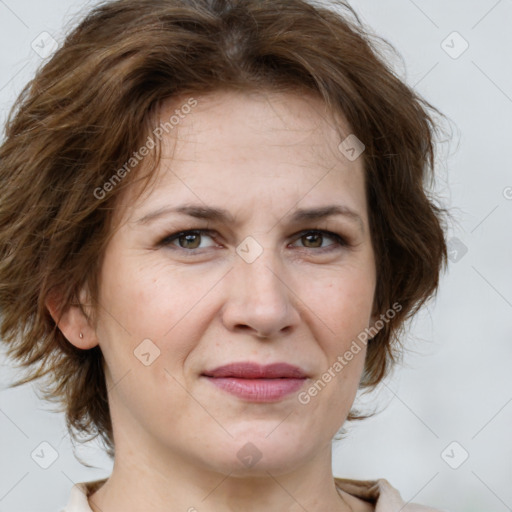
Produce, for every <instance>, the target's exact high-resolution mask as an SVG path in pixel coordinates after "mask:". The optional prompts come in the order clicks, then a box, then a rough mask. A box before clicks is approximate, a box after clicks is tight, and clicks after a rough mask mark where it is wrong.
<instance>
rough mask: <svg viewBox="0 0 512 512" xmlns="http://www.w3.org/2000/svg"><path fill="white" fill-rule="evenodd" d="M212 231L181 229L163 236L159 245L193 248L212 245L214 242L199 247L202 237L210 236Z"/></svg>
mask: <svg viewBox="0 0 512 512" xmlns="http://www.w3.org/2000/svg"><path fill="white" fill-rule="evenodd" d="M212 236H213V232H211V231H209V230H206V229H197V230H193V231H181V232H179V233H174V234H172V235H169V236H167V237H165V238H164V239H163V240H162V241H161V242H160V245H173V246H175V247H176V248H178V249H185V250H193V249H203V248H205V247H213V246H215V243H212V244H210V245H207V246H203V247H200V245H201V242H202V240H203V238H211V237H212Z"/></svg>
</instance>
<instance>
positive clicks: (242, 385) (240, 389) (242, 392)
mask: <svg viewBox="0 0 512 512" xmlns="http://www.w3.org/2000/svg"><path fill="white" fill-rule="evenodd" d="M206 378H207V379H208V380H209V381H210V382H212V383H213V384H214V385H215V386H217V387H219V388H220V389H223V390H224V391H227V392H228V393H231V394H232V395H235V396H237V397H239V398H242V399H244V400H249V401H251V402H276V401H278V400H281V399H282V398H284V397H285V396H287V395H289V394H291V393H294V392H295V391H298V390H299V389H300V388H301V387H302V385H303V384H304V381H305V380H306V379H238V378H234V377H222V378H213V377H206Z"/></svg>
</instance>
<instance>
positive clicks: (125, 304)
mask: <svg viewBox="0 0 512 512" xmlns="http://www.w3.org/2000/svg"><path fill="white" fill-rule="evenodd" d="M196 99H197V101H198V103H197V105H196V106H195V107H194V108H193V109H191V111H190V113H189V114H187V115H185V116H182V117H183V118H182V119H180V120H179V124H178V125H177V126H175V127H174V129H172V130H170V131H169V133H168V134H166V133H165V132H164V138H163V143H164V144H163V155H162V160H161V163H160V165H159V169H158V174H157V181H156V182H155V186H154V187H152V188H151V189H148V191H146V193H145V194H144V195H143V196H142V197H141V198H140V199H139V200H138V201H134V200H133V199H132V198H130V196H126V197H125V198H124V203H123V205H122V206H124V207H125V209H120V210H119V211H122V212H123V213H122V221H121V224H120V227H119V228H118V229H117V230H116V231H115V233H114V234H113V237H112V238H111V240H110V241H109V245H108V247H107V250H106V254H105V259H104V263H103V267H102V273H101V281H100V295H99V303H100V306H99V317H98V322H97V324H96V336H97V342H98V343H99V345H100V347H101V350H102V351H103V353H104V356H105V360H106V366H107V368H106V370H107V379H108V387H109V400H110V407H111V413H112V419H113V427H114V436H115V441H116V452H117V453H116V457H118V456H120V454H121V453H123V451H124V452H128V451H130V452H131V453H134V452H135V451H136V452H137V453H138V454H139V456H142V455H141V454H144V455H143V456H144V457H147V460H148V464H151V465H152V467H156V468H157V467H158V464H159V463H160V461H167V462H168V461H169V460H175V459H182V460H186V461H188V462H189V463H190V462H191V461H192V463H193V464H194V465H200V466H202V467H205V468H208V469H212V470H221V471H225V472H233V473H234V474H246V473H247V472H253V473H254V472H263V471H271V472H272V471H273V472H274V474H278V473H279V472H285V471H289V470H290V468H293V467H297V466H298V465H300V464H303V463H305V462H306V461H309V460H312V459H313V458H314V457H315V456H316V455H317V454H318V453H320V452H321V450H325V449H326V446H328V445H329V444H330V441H331V439H332V437H333V436H334V435H335V434H336V432H337V431H338V430H339V428H340V427H341V425H342V424H343V422H344V421H345V419H346V417H347V414H348V412H349V410H350V407H351V405H352V402H353V399H354V397H355V393H356V390H357V387H358V383H359V380H360V377H361V372H362V369H363V365H364V359H365V353H366V351H365V349H364V347H363V349H362V350H360V351H359V352H358V353H357V354H354V356H353V359H352V360H351V361H350V362H348V364H346V365H344V366H343V368H342V370H341V371H335V372H333V370H332V368H333V365H334V363H335V362H336V361H337V360H338V361H339V359H338V358H339V357H343V355H344V354H345V352H346V351H347V350H349V348H350V346H351V343H352V341H353V340H355V339H356V337H357V335H358V334H359V333H360V332H361V331H363V330H364V329H365V328H367V327H368V326H369V325H370V323H371V311H372V304H373V298H374V291H375V285H376V275H375V261H374V253H373V249H372V245H371V239H370V230H369V223H368V214H367V204H366V197H365V187H364V174H363V163H362V158H357V159H356V160H354V161H352V160H351V159H348V158H347V157H345V156H344V154H342V153H341V152H340V150H339V149H338V145H339V143H340V142H341V139H340V138H339V135H338V133H337V132H336V130H335V128H334V124H333V121H332V120H331V118H330V117H329V116H328V115H327V114H326V111H325V110H324V105H323V103H322V102H321V100H319V99H316V98H313V97H308V96H298V95H292V94H282V93H281V94H277V93H275V94H268V95H267V96H263V95H261V94H259V95H256V94H240V93H229V92H217V93H215V94H212V95H208V96H201V97H197V98H196ZM185 102H186V101H184V102H183V103H185ZM177 107H179V105H178V104H176V103H173V105H172V107H171V105H170V104H168V105H167V107H166V108H165V109H163V110H162V112H161V120H162V122H165V121H166V120H168V119H169V118H170V116H171V115H172V114H173V113H174V111H175V110H176V108H177ZM349 133H350V131H349V130H348V129H347V130H346V136H347V135H349ZM134 172H135V171H134ZM134 197H135V196H134ZM330 209H332V210H335V209H337V210H338V213H336V212H333V211H331V212H327V211H326V210H330ZM322 210H325V211H324V212H323V213H324V215H320V214H321V213H322ZM308 212H309V213H308ZM315 212H316V213H315ZM187 232H188V233H187ZM180 233H183V234H181V235H180ZM248 363H254V364H255V365H260V366H261V367H265V366H266V365H275V364H276V363H277V364H278V366H275V367H273V368H272V367H270V368H260V367H259V366H254V367H251V366H250V365H248ZM225 365H234V366H231V367H228V368H224V370H222V369H221V370H218V371H215V370H216V369H218V368H220V367H223V366H225ZM286 365H291V366H292V367H295V370H294V369H293V368H291V367H289V366H286ZM329 369H331V370H330V371H331V378H330V379H324V381H323V382H322V386H318V384H317V393H316V395H315V393H314V392H312V393H309V392H308V390H309V389H310V388H311V386H312V384H314V383H315V381H317V380H318V379H320V380H322V376H323V375H325V373H326V372H328V371H329ZM272 371H273V373H272ZM294 372H295V373H294ZM333 375H334V376H333ZM326 380H329V382H328V383H325V381H326ZM318 389H320V390H319V391H318ZM306 395H307V396H306ZM313 395H315V396H313ZM307 397H309V400H308V399H307ZM299 448H300V449H299ZM164 463H165V462H164Z"/></svg>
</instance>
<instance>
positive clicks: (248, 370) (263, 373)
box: [203, 362, 307, 379]
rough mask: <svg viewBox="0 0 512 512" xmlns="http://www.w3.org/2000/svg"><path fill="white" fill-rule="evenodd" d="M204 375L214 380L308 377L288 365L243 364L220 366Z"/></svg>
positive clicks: (296, 368) (298, 369)
mask: <svg viewBox="0 0 512 512" xmlns="http://www.w3.org/2000/svg"><path fill="white" fill-rule="evenodd" d="M203 375H205V376H207V377H213V378H225V377H233V378H237V379H304V378H306V377H307V375H306V374H305V373H304V372H303V371H302V370H301V369H300V368H299V367H297V366H293V365H290V364H288V363H273V364H268V365H260V364H257V363H250V362H242V363H231V364H226V365H224V366H219V367H218V368H215V369H214V370H210V371H206V372H204V373H203Z"/></svg>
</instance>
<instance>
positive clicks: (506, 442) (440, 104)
mask: <svg viewBox="0 0 512 512" xmlns="http://www.w3.org/2000/svg"><path fill="white" fill-rule="evenodd" d="M94 3H95V2H81V1H71V0H59V1H57V0H46V1H45V2H44V4H43V3H41V2H37V1H35V0H16V1H15V0H6V1H2V0H0V121H1V122H2V124H3V122H4V121H5V118H6V115H7V112H8V109H9V107H10V106H11V104H12V102H13V100H14V99H15V97H16V96H17V94H18V93H19V92H20V91H21V88H22V86H23V85H24V84H25V83H26V82H27V81H28V79H29V78H30V77H31V75H32V73H33V72H34V70H35V69H36V67H37V66H39V65H40V64H41V62H42V59H41V57H40V56H39V55H38V54H37V53H36V51H34V50H33V49H32V47H31V45H32V43H33V41H35V42H36V43H37V42H38V41H40V39H41V36H40V34H41V33H42V32H44V31H46V32H48V33H50V34H51V35H52V36H53V37H54V38H55V39H56V40H57V41H61V40H62V35H63V33H64V30H65V29H66V28H68V27H69V26H71V25H72V24H73V20H75V19H76V16H77V15H78V14H79V13H80V12H84V11H86V10H87V9H88V7H89V6H92V5H94ZM351 3H352V5H353V6H354V7H355V9H356V10H357V12H358V13H359V14H360V15H361V16H362V19H363V21H364V22H365V23H367V24H368V25H369V26H370V27H371V28H372V29H373V31H374V32H375V33H376V34H379V35H382V36H384V37H385V38H387V39H388V40H389V41H390V42H391V43H393V44H394V45H395V46H396V48H397V50H398V51H399V53H400V54H401V55H402V56H403V58H404V61H403V62H401V61H400V60H399V59H395V60H394V65H395V66H396V69H397V72H398V73H399V75H400V76H401V77H402V78H403V79H404V80H406V81H407V83H409V84H410V85H412V86H414V87H415V88H416V89H417V90H418V91H419V92H420V94H422V95H423V96H424V97H425V98H426V99H427V100H428V101H430V102H431V103H432V104H433V105H434V106H436V107H437V108H439V109H440V110H441V111H442V112H443V113H444V114H445V115H447V116H448V117H449V119H450V127H449V128H450V129H451V135H450V138H451V140H450V141H449V143H445V144H442V145H441V146H440V152H439V154H438V173H439V177H438V185H437V193H438V194H439V195H440V197H441V198H442V199H443V201H445V204H446V205H447V206H449V207H450V208H451V211H452V214H453V215H454V220H453V222H452V223H451V225H450V232H449V235H448V238H449V239H450V248H451V251H450V254H451V262H450V266H449V269H448V272H447V273H446V275H444V276H443V279H442V282H441V289H440V292H439V293H438V296H437V298H436V300H435V301H432V302H431V303H430V304H429V306H428V307H427V308H425V309H424V311H423V312H422V313H421V314H420V315H419V316H418V317H417V318H416V319H415V321H414V322H413V324H412V325H411V329H410V335H409V339H408V342H407V346H408V348H409V350H408V352H407V354H406V357H405V359H404V362H403V364H402V366H401V367H400V368H398V369H397V371H396V372H395V373H394V374H393V376H392V377H391V378H389V379H388V380H387V381H386V382H385V383H383V384H382V385H381V386H380V388H379V390H377V392H375V393H374V394H372V395H370V396H361V397H360V398H359V400H360V403H361V404H375V403H377V404H378V408H379V410H380V411H381V412H380V413H379V414H378V415H377V416H376V417H374V418H372V419H369V420H366V421H364V422H359V423H355V424H353V425H351V426H350V427H349V429H348V430H349V432H348V435H347V437H346V438H345V439H344V440H343V441H342V442H340V443H336V445H335V448H334V461H333V467H334V471H335V475H337V476H341V477H349V478H361V479H370V478H381V477H382V478H386V479H388V480H389V481H390V482H391V483H392V484H393V486H395V487H397V488H398V489H399V490H400V492H401V494H402V496H403V498H404V499H405V500H406V501H408V500H412V501H416V502H421V503H426V504H429V505H431V506H436V507H439V508H444V509H446V510H450V511H452V512H455V511H464V512H472V511H485V512H502V511H506V510H512V428H510V427H511V425H512V403H511V402H512V376H511V372H510V367H511V364H512V340H511V338H512V323H511V322H510V319H511V318H512V314H511V313H512V270H511V262H512V233H511V229H510V225H511V220H512V164H511V161H510V156H509V155H510V153H509V151H507V149H509V148H510V142H511V141H512V139H511V136H512V128H511V118H512V57H511V51H512V31H511V30H510V26H511V23H512V1H511V0H500V1H496V0H480V1H476V0H473V1H463V0H456V1H451V2H445V1H442V0H424V1H421V0H415V1H413V0H385V1H380V2H376V1H370V0H357V1H356V0H354V1H352V2H351ZM43 5H44V6H43ZM453 32H457V33H458V34H453ZM443 41H444V42H443ZM39 44H40V43H39ZM466 45H468V47H467V49H466V50H465V51H464V52H462V50H464V48H465V46H466ZM507 142H508V146H507ZM465 251H467V252H465ZM0 363H2V367H1V371H0V386H1V387H0V433H1V435H0V512H2V511H7V510H9V511H10V512H19V511H23V512H26V511H34V510H38V511H40V512H55V511H56V510H58V509H59V508H60V507H61V506H63V505H64V504H65V503H66V502H67V500H68V496H69V491H70V488H71V486H72V484H73V482H79V481H85V480H93V479H96V478H101V477H105V476H108V474H109V473H110V470H111V465H110V462H109V460H108V459H107V458H106V456H104V455H103V454H102V453H101V451H100V450H99V449H98V447H97V446H96V445H95V444H94V443H92V444H90V445H87V446H83V447H80V448H79V449H78V450H77V453H78V454H79V455H80V456H81V457H84V458H85V460H86V461H87V462H88V463H90V464H92V465H94V466H95V468H92V469H90V468H85V467H83V466H82V465H81V464H80V463H79V462H78V461H77V460H76V459H75V458H74V456H73V453H72V445H71V443H70V441H69V436H67V435H66V430H65V424H64V418H63V415H62V414H61V413H54V412H51V411H50V410H49V406H48V405H46V404H45V403H44V402H42V401H41V400H39V399H38V397H37V395H36V394H35V391H34V386H33V385H27V386H25V387H21V388H16V389H7V385H8V383H9V382H10V380H11V378H12V376H13V375H14V374H15V372H14V371H13V369H12V368H11V367H10V366H9V364H8V363H6V362H5V360H4V358H2V357H1V356H0ZM42 442H47V443H49V444H50V445H51V446H52V447H53V448H54V449H55V451H56V454H57V455H58V458H57V459H56V460H55V462H53V464H51V465H50V466H49V467H48V468H47V469H43V468H42V467H40V466H39V465H38V464H36V462H35V461H34V460H33V459H32V458H31V453H33V452H34V450H36V452H37V450H39V451H40V450H41V447H40V446H39V445H40V443H42ZM454 442H455V443H456V444H452V443H454ZM44 446H45V445H43V447H44ZM46 453H48V450H46ZM466 456H467V460H464V458H465V457H466ZM47 462H50V461H49V460H48V461H47Z"/></svg>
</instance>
